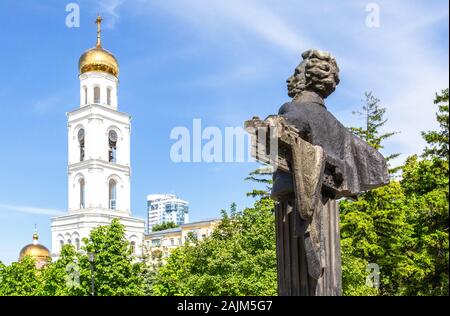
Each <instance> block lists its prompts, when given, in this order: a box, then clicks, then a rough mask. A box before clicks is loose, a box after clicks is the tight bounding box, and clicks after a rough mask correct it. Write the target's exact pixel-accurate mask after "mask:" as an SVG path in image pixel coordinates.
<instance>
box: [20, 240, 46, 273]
mask: <svg viewBox="0 0 450 316" xmlns="http://www.w3.org/2000/svg"><path fill="white" fill-rule="evenodd" d="M38 240H39V236H38V234H37V232H35V233H34V234H33V243H31V244H29V245H26V246H25V247H23V248H22V250H21V251H20V254H19V261H21V260H22V259H23V258H24V257H25V256H30V257H32V258H33V259H35V260H36V264H37V266H38V267H40V266H42V265H43V264H45V263H46V262H47V261H48V259H49V258H50V251H49V250H48V249H47V247H45V246H43V245H40V244H39V243H38Z"/></svg>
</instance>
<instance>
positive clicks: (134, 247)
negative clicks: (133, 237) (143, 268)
mask: <svg viewBox="0 0 450 316" xmlns="http://www.w3.org/2000/svg"><path fill="white" fill-rule="evenodd" d="M130 248H131V253H132V254H134V253H135V252H136V243H135V242H134V241H132V242H131V243H130Z"/></svg>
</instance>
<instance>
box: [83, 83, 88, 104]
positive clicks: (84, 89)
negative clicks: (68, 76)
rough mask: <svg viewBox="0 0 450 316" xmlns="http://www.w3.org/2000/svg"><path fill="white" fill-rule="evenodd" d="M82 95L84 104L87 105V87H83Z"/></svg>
mask: <svg viewBox="0 0 450 316" xmlns="http://www.w3.org/2000/svg"><path fill="white" fill-rule="evenodd" d="M83 93H84V104H87V103H88V96H87V87H86V86H84V87H83Z"/></svg>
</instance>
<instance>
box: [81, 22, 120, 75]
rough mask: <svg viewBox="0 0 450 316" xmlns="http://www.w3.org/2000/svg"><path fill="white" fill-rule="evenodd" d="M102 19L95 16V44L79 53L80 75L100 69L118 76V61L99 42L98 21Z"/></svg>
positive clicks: (99, 30)
mask: <svg viewBox="0 0 450 316" xmlns="http://www.w3.org/2000/svg"><path fill="white" fill-rule="evenodd" d="M101 22H102V19H101V17H100V16H98V17H97V20H96V23H97V27H98V29H97V45H96V47H93V48H91V49H88V50H87V51H85V52H84V53H83V55H81V57H80V61H79V62H78V70H79V73H80V75H81V74H83V73H85V72H88V71H101V72H106V73H109V74H111V75H113V76H115V77H119V63H118V62H117V59H116V57H114V55H113V54H112V53H111V52H109V51H107V50H106V49H104V48H103V47H102V44H101V38H100V33H101V29H100V23H101Z"/></svg>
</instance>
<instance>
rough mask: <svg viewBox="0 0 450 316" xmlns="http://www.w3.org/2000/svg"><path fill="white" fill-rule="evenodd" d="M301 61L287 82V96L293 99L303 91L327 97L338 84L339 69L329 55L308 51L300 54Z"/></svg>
mask: <svg viewBox="0 0 450 316" xmlns="http://www.w3.org/2000/svg"><path fill="white" fill-rule="evenodd" d="M302 57H303V61H302V62H301V63H300V65H298V66H297V68H295V72H294V74H293V75H292V76H291V77H289V79H288V80H287V84H288V95H289V96H290V97H291V98H295V97H296V96H298V95H300V94H301V93H302V92H304V91H312V92H316V93H317V94H318V95H320V96H321V97H322V98H324V99H325V98H326V97H328V96H329V95H330V94H332V93H333V92H334V90H336V86H337V85H338V84H339V67H338V65H337V63H336V60H335V59H334V57H333V56H331V55H330V53H327V52H323V51H320V50H316V49H310V50H308V51H306V52H304V53H303V54H302Z"/></svg>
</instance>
